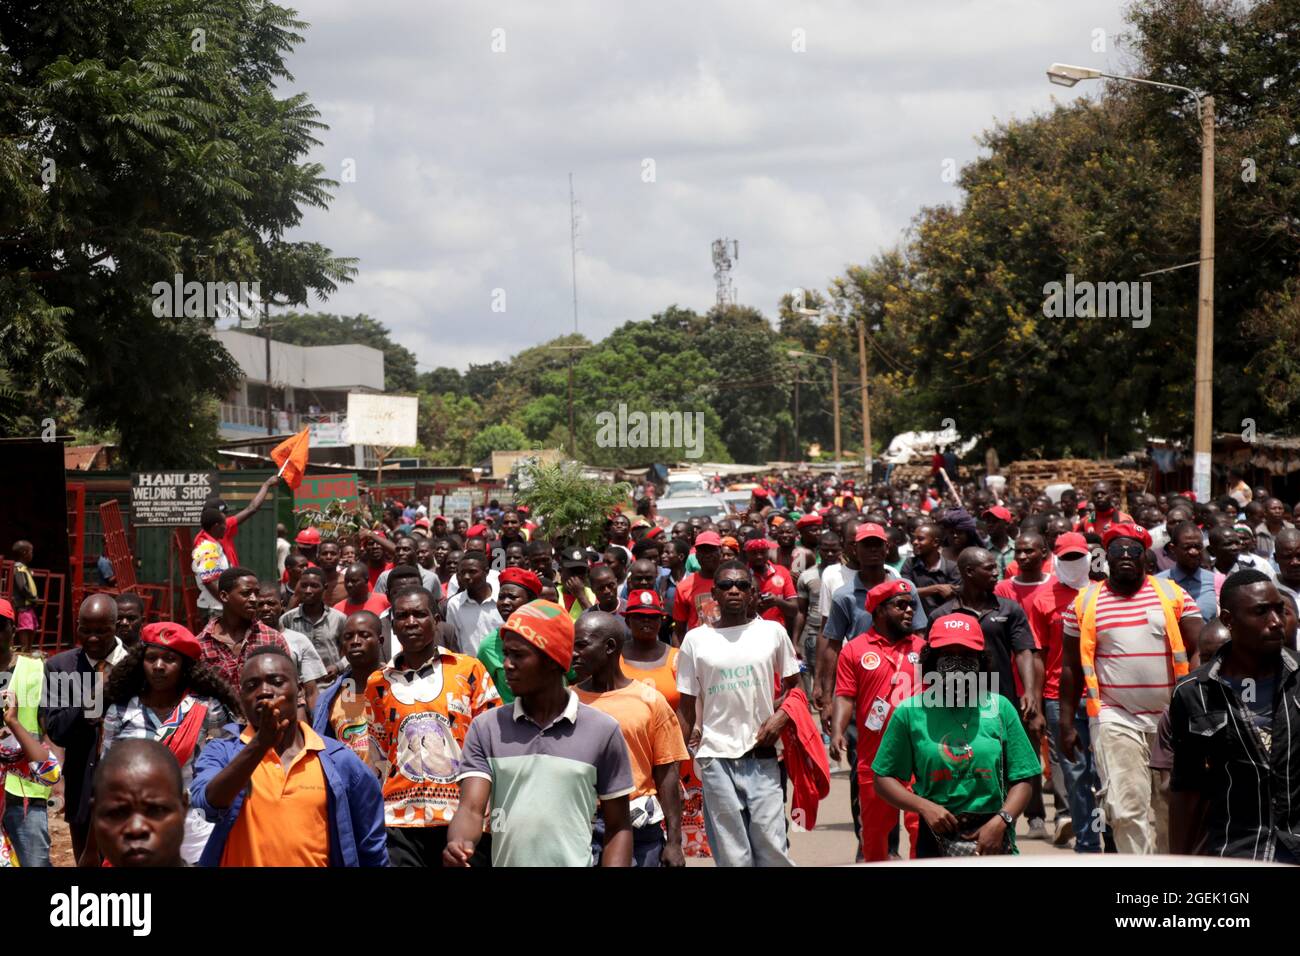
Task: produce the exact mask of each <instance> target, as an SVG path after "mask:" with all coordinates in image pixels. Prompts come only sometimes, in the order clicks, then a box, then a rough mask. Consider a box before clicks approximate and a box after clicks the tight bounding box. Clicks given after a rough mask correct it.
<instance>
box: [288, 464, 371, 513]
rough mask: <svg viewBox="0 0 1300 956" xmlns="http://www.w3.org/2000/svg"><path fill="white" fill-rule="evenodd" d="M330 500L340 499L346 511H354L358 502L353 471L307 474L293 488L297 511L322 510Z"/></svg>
mask: <svg viewBox="0 0 1300 956" xmlns="http://www.w3.org/2000/svg"><path fill="white" fill-rule="evenodd" d="M331 501H340V502H342V503H343V507H344V508H346V509H347V510H348V511H355V510H356V509H357V506H358V504H359V503H360V501H359V499H358V497H357V476H356V473H355V472H350V473H348V474H338V475H307V476H306V477H304V478H303V480H302V484H301V485H299V486H298V487H297V488H295V489H294V492H293V507H294V509H295V510H297V511H303V510H315V511H324V510H325V506H326V505H328V504H329V503H330V502H331Z"/></svg>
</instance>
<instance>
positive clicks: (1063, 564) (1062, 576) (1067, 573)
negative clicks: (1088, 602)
mask: <svg viewBox="0 0 1300 956" xmlns="http://www.w3.org/2000/svg"><path fill="white" fill-rule="evenodd" d="M1056 577H1057V579H1058V580H1059V581H1060V582H1061V583H1062V584H1064V585H1065V586H1066V587H1068V588H1074V589H1075V590H1078V589H1079V588H1082V587H1084V586H1085V585H1086V584H1087V583H1088V559H1087V558H1082V557H1081V558H1071V559H1068V560H1067V559H1065V558H1057V559H1056Z"/></svg>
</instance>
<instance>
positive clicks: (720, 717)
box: [677, 561, 799, 866]
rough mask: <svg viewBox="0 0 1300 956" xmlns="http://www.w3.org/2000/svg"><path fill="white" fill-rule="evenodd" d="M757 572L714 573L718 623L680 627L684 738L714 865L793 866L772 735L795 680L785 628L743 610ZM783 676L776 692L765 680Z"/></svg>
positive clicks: (737, 567)
mask: <svg viewBox="0 0 1300 956" xmlns="http://www.w3.org/2000/svg"><path fill="white" fill-rule="evenodd" d="M755 597H756V595H755V592H754V577H753V573H752V572H751V571H750V569H749V568H748V567H747V566H746V565H745V564H743V563H741V562H740V561H724V562H722V564H720V565H718V567H717V570H716V571H715V572H714V575H713V598H714V600H715V601H716V602H717V605H718V620H717V623H716V624H712V625H710V624H702V625H700V626H699V627H695V628H692V629H691V630H689V631H687V632H686V636H685V638H683V640H682V647H681V652H680V654H678V657H677V689H678V690H679V691H680V692H681V702H680V707H681V713H682V719H683V722H684V724H685V726H687V727H689V728H691V731H690V734H689V736H688V739H687V747H688V749H689V750H690V751H691V753H692V754H693V755H694V756H695V767H696V770H697V772H698V773H699V777H700V782H701V786H702V789H703V791H704V828H705V831H706V832H707V833H708V837H709V848H710V849H711V850H712V852H713V858H714V860H716V861H717V864H718V866H791V865H793V864H792V862H791V860H790V857H789V855H788V853H787V850H788V848H789V844H788V842H787V840H786V831H785V800H784V798H783V796H782V793H781V771H780V766H779V764H778V763H777V758H776V741H777V739H778V738H779V737H780V736H781V731H782V730H783V729H784V728H785V725H786V724H787V723H788V722H789V717H788V716H787V715H786V713H785V712H784V711H782V710H781V704H782V702H783V701H784V700H785V695H786V694H788V693H789V692H790V689H791V688H793V687H794V686H795V685H797V684H798V683H799V660H798V658H796V657H795V653H794V645H793V644H791V643H790V637H789V635H788V634H787V633H786V630H785V628H784V627H783V626H782V625H780V624H778V623H776V622H775V621H769V620H766V619H765V618H762V617H756V618H754V619H752V620H751V619H750V611H751V608H752V605H753V604H754V600H755ZM778 682H779V683H780V685H781V691H780V694H779V695H777V696H776V699H775V700H774V699H773V696H774V695H773V693H772V689H773V687H775V686H776V685H777V683H778Z"/></svg>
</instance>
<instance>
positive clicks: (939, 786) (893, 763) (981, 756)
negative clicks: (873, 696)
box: [871, 614, 1042, 857]
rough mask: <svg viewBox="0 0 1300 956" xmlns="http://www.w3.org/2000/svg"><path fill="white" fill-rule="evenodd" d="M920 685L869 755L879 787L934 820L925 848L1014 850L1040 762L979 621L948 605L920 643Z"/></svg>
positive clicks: (939, 852) (926, 829) (920, 846)
mask: <svg viewBox="0 0 1300 956" xmlns="http://www.w3.org/2000/svg"><path fill="white" fill-rule="evenodd" d="M921 671H922V674H923V675H924V677H923V681H922V689H921V691H920V692H918V693H917V694H915V695H914V696H912V697H909V698H908V699H907V700H904V701H902V702H901V703H899V704H898V705H897V707H896V708H895V710H894V713H893V715H892V717H891V718H890V720H889V724H888V725H887V726H886V728H885V733H884V737H883V738H882V739H881V742H880V749H879V751H877V753H876V758H875V760H874V761H873V762H872V764H871V769H872V770H873V771H874V773H875V787H876V793H877V794H878V795H879V796H880V798H881V799H882V800H884V801H886V802H887V803H891V804H893V805H894V806H896V807H898V808H899V809H901V810H904V811H906V812H910V813H917V814H920V816H921V819H922V821H923V822H924V823H925V824H926V825H925V826H923V827H921V829H920V833H919V834H918V836H917V841H916V844H917V846H916V855H917V856H918V857H935V856H967V855H972V854H973V855H977V856H986V855H990V854H999V853H1015V852H1016V843H1015V822H1016V817H1018V816H1019V815H1020V814H1021V812H1022V811H1023V810H1024V809H1025V804H1026V803H1028V802H1029V795H1030V790H1031V781H1032V780H1033V778H1034V777H1035V776H1036V775H1038V774H1039V773H1041V772H1042V765H1041V764H1040V763H1039V760H1038V755H1037V754H1035V753H1034V748H1033V747H1032V746H1031V745H1030V743H1029V737H1028V736H1027V735H1026V734H1025V731H1024V728H1023V727H1022V726H1021V724H1020V715H1019V714H1018V713H1017V712H1016V708H1015V706H1014V705H1013V704H1012V703H1011V701H1009V700H1008V699H1007V698H1006V697H1003V696H1002V695H1001V694H999V693H998V692H997V688H996V687H991V686H990V685H989V680H990V679H991V678H993V677H995V675H994V674H993V671H992V667H991V665H990V663H989V659H988V654H987V653H986V651H985V649H984V634H983V632H982V631H981V630H980V625H979V622H978V621H977V620H976V619H975V618H974V617H972V616H971V615H969V614H947V615H945V616H943V617H941V618H939V619H938V620H937V621H935V622H934V624H933V626H932V627H931V629H930V642H929V644H928V645H927V646H926V648H925V650H924V651H922V653H921Z"/></svg>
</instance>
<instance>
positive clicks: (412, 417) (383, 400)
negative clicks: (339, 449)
mask: <svg viewBox="0 0 1300 956" xmlns="http://www.w3.org/2000/svg"><path fill="white" fill-rule="evenodd" d="M419 412H420V402H419V399H417V398H415V397H414V396H410V397H408V396H405V395H369V394H366V393H363V392H349V393H348V423H347V443H348V444H349V445H376V446H379V447H381V448H406V447H409V446H411V445H414V444H415V443H416V441H417V439H416V434H415V423H416V419H417V418H418V417H419Z"/></svg>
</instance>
